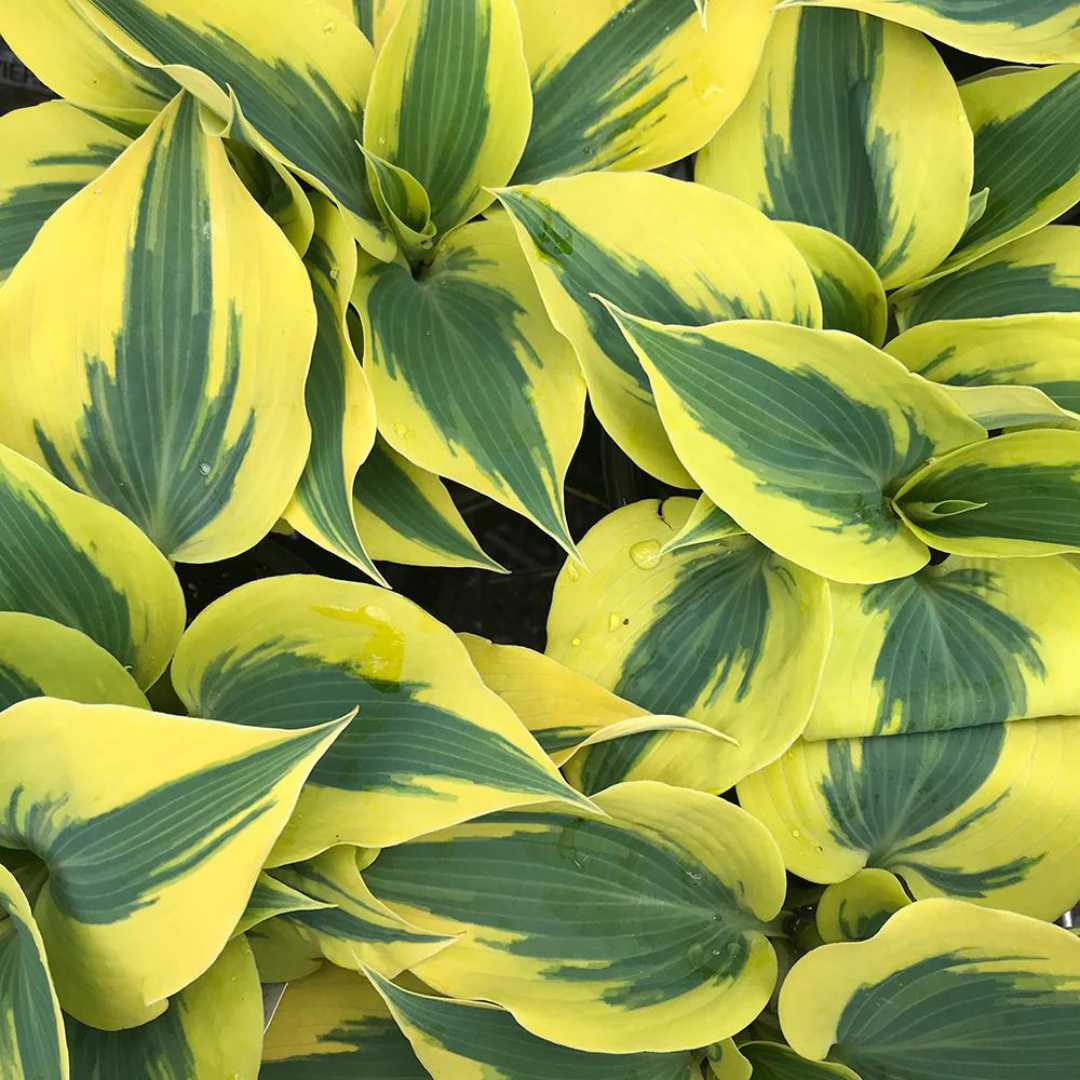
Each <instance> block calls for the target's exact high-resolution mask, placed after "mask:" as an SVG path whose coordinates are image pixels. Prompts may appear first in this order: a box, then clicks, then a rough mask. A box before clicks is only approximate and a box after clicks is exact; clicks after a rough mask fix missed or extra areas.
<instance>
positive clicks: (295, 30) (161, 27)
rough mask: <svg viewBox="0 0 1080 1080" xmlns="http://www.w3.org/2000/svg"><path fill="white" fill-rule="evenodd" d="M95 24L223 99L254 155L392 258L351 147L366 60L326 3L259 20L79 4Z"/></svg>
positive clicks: (352, 32) (100, 1) (362, 43)
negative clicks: (298, 180)
mask: <svg viewBox="0 0 1080 1080" xmlns="http://www.w3.org/2000/svg"><path fill="white" fill-rule="evenodd" d="M79 3H80V6H81V7H82V9H83V10H84V11H85V12H86V13H87V15H88V17H89V18H90V20H91V21H92V22H93V23H94V25H95V26H96V27H97V28H98V29H99V30H100V31H101V32H102V33H103V34H104V35H105V36H106V37H108V38H109V40H110V41H112V42H113V43H114V44H116V45H117V46H118V47H119V48H121V49H123V50H124V52H125V53H126V54H127V55H129V56H131V57H132V58H133V59H135V60H137V61H139V62H140V63H143V64H146V65H148V66H151V67H157V68H163V69H165V70H167V71H168V73H169V74H170V75H172V76H173V78H175V79H176V80H177V81H178V82H179V83H180V84H181V85H183V86H184V87H185V88H186V89H188V90H190V91H191V92H192V93H193V94H196V95H198V97H199V98H200V99H201V100H202V101H204V102H205V103H206V104H208V105H209V106H210V107H211V108H212V109H214V110H215V111H216V112H217V113H219V114H220V115H222V116H230V115H231V110H230V97H229V95H230V94H233V95H235V98H236V100H237V102H239V105H240V108H241V109H242V110H243V112H244V115H245V116H246V117H247V120H248V121H249V122H250V124H251V126H252V128H253V129H254V130H255V131H256V132H258V135H259V137H260V144H261V146H260V148H261V149H262V150H263V151H264V152H265V153H267V154H269V155H270V156H271V157H275V158H277V159H279V160H280V161H282V162H283V163H284V164H286V165H288V166H289V167H290V168H292V169H294V170H295V171H296V172H298V173H299V174H300V175H301V176H302V177H303V178H304V179H305V180H307V181H309V182H310V183H311V184H313V185H314V186H315V187H317V188H318V189H319V190H320V191H322V192H323V193H324V194H326V195H329V196H330V197H331V198H332V199H334V201H335V202H337V203H338V204H339V205H340V206H341V208H342V209H343V210H344V211H345V212H346V214H347V215H348V219H349V224H350V227H351V228H352V229H353V231H354V233H355V234H356V236H357V239H359V240H360V242H361V243H362V244H363V245H364V246H365V247H366V248H367V249H368V250H369V251H371V252H372V253H373V254H376V255H378V256H379V257H380V258H390V257H392V256H393V253H394V241H393V238H392V237H391V236H390V234H389V232H388V230H387V229H386V227H385V226H384V225H383V223H382V222H381V220H380V219H379V213H378V210H377V209H376V207H375V203H374V200H373V198H372V195H371V190H370V188H369V187H368V182H367V173H366V169H365V165H364V158H363V155H362V154H361V153H360V152H359V150H358V149H357V145H356V144H357V143H358V142H359V141H360V140H361V135H362V130H363V107H364V101H365V99H366V97H367V92H368V84H369V82H370V79H371V71H372V67H373V60H374V54H373V52H372V48H371V45H370V44H369V43H368V42H367V40H366V39H365V38H364V35H363V34H362V33H361V32H360V31H359V30H358V29H357V28H356V26H355V25H353V22H352V20H351V19H349V18H347V17H346V16H345V15H344V14H343V13H342V12H341V11H339V10H337V9H336V8H335V7H334V6H333V5H332V4H329V3H327V2H326V0H310V3H309V2H307V0H305V2H304V3H289V4H286V5H284V6H283V7H281V9H280V10H275V13H274V15H275V17H274V18H272V19H268V18H267V17H266V8H265V6H264V5H263V4H261V3H259V2H258V0H230V3H228V4H215V5H213V7H212V9H210V10H208V9H207V5H206V3H205V0H79Z"/></svg>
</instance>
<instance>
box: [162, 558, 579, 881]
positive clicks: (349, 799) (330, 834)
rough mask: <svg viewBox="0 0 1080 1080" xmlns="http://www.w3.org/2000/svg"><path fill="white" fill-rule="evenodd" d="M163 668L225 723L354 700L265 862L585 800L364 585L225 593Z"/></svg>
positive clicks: (405, 605)
mask: <svg viewBox="0 0 1080 1080" xmlns="http://www.w3.org/2000/svg"><path fill="white" fill-rule="evenodd" d="M172 674H173V681H174V684H175V686H176V689H177V692H178V693H179V695H180V697H181V699H182V700H183V701H184V702H185V704H186V705H187V706H188V708H189V710H191V711H192V712H194V713H200V714H203V715H210V716H213V717H216V718H218V719H222V720H229V721H232V722H234V723H238V724H249V725H256V726H258V727H270V728H275V727H278V728H286V729H287V728H292V727H297V726H304V725H306V724H309V723H318V722H319V721H321V720H325V719H328V718H329V717H333V716H342V715H345V714H347V713H350V712H351V711H352V710H353V709H355V708H357V707H358V708H359V714H358V715H357V716H356V717H355V719H353V720H352V722H351V723H350V725H349V727H348V728H347V730H346V731H345V733H344V734H343V736H342V737H341V739H340V740H339V741H338V742H337V743H336V744H335V745H334V747H333V748H332V749H331V751H330V752H329V753H327V755H326V757H325V758H324V759H323V760H322V761H321V762H320V763H319V765H318V767H317V768H316V769H315V771H314V773H313V774H312V778H311V780H310V781H309V783H308V785H307V787H306V788H305V791H304V794H303V796H302V797H301V804H300V807H299V809H298V812H297V815H296V816H295V817H294V819H293V821H292V822H291V824H290V825H289V827H288V828H287V829H286V830H285V833H284V835H283V836H282V838H281V840H280V841H279V843H278V846H277V848H276V849H275V853H274V859H273V864H274V865H282V864H284V863H288V862H294V861H296V860H298V859H303V858H308V857H310V856H312V855H315V854H318V853H319V852H322V851H325V850H326V849H327V848H329V847H331V846H333V845H335V844H340V843H350V844H357V845H360V846H363V847H382V846H384V845H386V844H395V843H401V842H402V841H403V840H406V839H409V838H410V837H413V836H419V835H421V834H423V833H425V832H430V831H431V830H433V829H437V828H443V827H446V826H448V825H451V824H454V823H456V822H459V821H463V820H467V819H468V818H471V817H474V816H476V815H478V814H484V813H489V812H491V811H493V810H497V809H503V808H506V807H511V806H518V805H527V804H529V803H534V802H539V801H543V800H551V799H560V798H565V799H568V800H570V801H571V802H576V803H577V804H578V805H581V804H582V802H583V800H582V799H581V798H580V796H578V795H577V794H576V793H575V792H573V791H572V790H571V789H570V788H569V787H568V786H566V785H565V784H564V783H563V781H562V779H561V777H560V776H559V774H558V772H557V770H556V769H555V767H554V766H553V765H552V764H551V762H550V761H549V759H548V758H547V757H546V755H544V753H543V751H542V750H541V749H540V747H539V746H538V745H537V744H536V742H535V741H534V740H533V738H532V736H531V735H530V734H529V732H528V730H527V729H526V728H525V727H524V725H522V724H521V722H520V721H519V720H518V719H517V717H516V716H514V715H513V713H512V712H511V711H510V709H509V708H508V707H507V706H505V705H504V704H503V703H502V702H501V701H500V700H499V698H498V697H497V696H496V695H495V694H494V693H492V692H491V691H490V690H488V689H487V688H486V687H485V686H484V685H483V683H482V682H481V681H480V677H479V676H478V675H477V674H476V671H475V669H474V668H473V667H472V665H471V663H470V662H469V659H468V654H467V653H466V651H465V648H464V646H462V645H461V643H460V642H459V641H458V640H457V638H456V637H455V635H454V634H453V632H452V631H450V630H449V629H448V628H447V627H445V626H442V625H441V624H440V623H438V622H436V621H435V620H434V619H432V618H431V617H430V616H429V615H426V614H425V613H424V612H423V611H421V610H420V609H419V608H418V607H416V606H415V605H414V604H412V603H411V602H410V601H408V600H405V599H404V598H402V597H399V596H395V595H393V594H388V593H386V592H385V591H384V590H381V589H378V588H377V587H376V586H373V585H361V584H355V583H352V582H344V581H331V580H330V579H328V578H319V577H308V576H302V575H298V576H295V577H283V578H272V579H268V580H266V581H261V582H254V583H252V584H250V585H247V586H244V587H243V588H240V589H237V590H235V591H234V592H232V593H231V594H229V595H228V596H226V597H224V598H223V599H222V600H219V601H218V602H217V603H215V604H213V605H211V606H210V607H209V608H207V610H206V611H205V612H203V614H202V615H200V616H199V618H198V619H196V620H195V622H194V623H192V625H191V627H190V628H189V630H188V632H187V633H186V634H185V636H184V640H183V641H182V642H181V644H180V648H179V649H178V650H177V654H176V659H175V660H174V662H173V667H172ZM270 686H273V687H274V688H275V689H274V692H273V694H268V693H267V689H268V687H270Z"/></svg>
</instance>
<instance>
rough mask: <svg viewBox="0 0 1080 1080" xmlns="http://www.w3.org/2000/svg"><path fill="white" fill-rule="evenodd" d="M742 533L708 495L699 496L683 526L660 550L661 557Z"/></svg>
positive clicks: (731, 518) (736, 523)
mask: <svg viewBox="0 0 1080 1080" xmlns="http://www.w3.org/2000/svg"><path fill="white" fill-rule="evenodd" d="M742 532H744V530H743V528H742V526H740V525H739V523H738V522H737V521H736V520H735V519H734V518H733V517H732V516H731V515H730V514H729V513H727V511H725V510H721V509H720V507H719V506H717V505H716V503H714V502H713V501H712V499H710V498H709V496H708V495H699V496H698V500H697V502H696V503H694V508H693V510H691V511H690V516H689V517H688V518H687V519H686V522H685V524H684V525H683V526H682V528H681V529H679V531H678V532H677V533H676V534H675V535H674V536H673V537H671V539H670V540H667V541H666V542H665V543H664V544H663V545H662V546H661V548H660V554H661V555H667V554H668V552H671V551H680V550H681V549H682V548H690V547H696V546H697V545H698V544H709V543H712V542H713V541H714V540H726V539H727V538H728V537H729V536H738V535H740V534H741V533H742Z"/></svg>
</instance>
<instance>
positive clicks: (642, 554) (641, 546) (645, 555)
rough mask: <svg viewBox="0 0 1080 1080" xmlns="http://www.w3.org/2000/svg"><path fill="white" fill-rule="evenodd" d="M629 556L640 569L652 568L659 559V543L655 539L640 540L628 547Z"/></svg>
mask: <svg viewBox="0 0 1080 1080" xmlns="http://www.w3.org/2000/svg"><path fill="white" fill-rule="evenodd" d="M630 558H631V559H633V560H634V562H635V563H637V565H638V566H640V567H641V569H642V570H652V569H653V567H655V566H656V564H657V563H658V562H659V561H660V544H659V543H658V542H657V541H656V540H641V541H639V542H638V543H636V544H634V545H633V546H632V547H631V548H630Z"/></svg>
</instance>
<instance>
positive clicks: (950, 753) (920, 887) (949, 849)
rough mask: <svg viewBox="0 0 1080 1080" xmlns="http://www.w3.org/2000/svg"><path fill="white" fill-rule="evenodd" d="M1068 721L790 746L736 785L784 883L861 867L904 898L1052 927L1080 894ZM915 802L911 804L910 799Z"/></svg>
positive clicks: (833, 877) (1072, 730)
mask: <svg viewBox="0 0 1080 1080" xmlns="http://www.w3.org/2000/svg"><path fill="white" fill-rule="evenodd" d="M1078 729H1080V724H1078V722H1077V720H1075V719H1040V720H1025V721H1023V722H1018V723H1009V724H987V725H983V726H981V727H974V728H965V729H960V730H953V731H937V732H926V733H922V734H916V735H894V736H890V737H888V738H868V739H861V740H860V739H852V740H843V739H839V740H833V741H829V742H799V743H796V745H795V746H794V747H792V748H791V750H789V751H788V753H787V754H785V755H784V757H782V758H781V759H780V760H779V761H778V762H776V763H775V764H773V765H770V766H769V767H768V768H766V769H765V770H763V771H762V772H760V773H758V774H757V775H755V776H752V777H748V778H747V779H746V780H744V781H743V782H742V783H741V784H740V785H739V797H740V800H741V801H742V805H743V806H744V807H745V808H746V809H747V810H748V811H749V812H750V813H752V814H753V815H754V816H755V817H756V818H758V819H759V820H760V821H762V822H764V823H765V825H767V826H768V828H769V830H770V832H772V834H773V836H774V837H775V838H776V841H777V843H778V844H779V845H780V849H781V851H782V852H783V855H784V861H785V864H786V865H787V866H788V868H789V869H790V870H791V872H792V873H794V874H798V875H799V876H801V877H806V878H807V879H808V880H811V881H820V882H839V881H844V880H846V879H847V878H848V877H850V876H851V875H852V874H854V873H856V872H857V871H858V870H861V869H862V868H863V867H866V866H869V867H876V868H879V869H883V870H889V871H891V872H892V873H894V874H897V875H898V876H899V877H901V878H903V880H904V882H905V884H906V885H907V886H908V888H909V889H910V891H911V892H912V893H913V895H914V896H915V897H916V898H927V897H935V896H954V897H959V898H962V899H965V900H970V901H972V902H974V903H977V904H980V905H988V906H990V907H999V908H1007V909H1010V910H1014V911H1018V912H1021V913H1023V914H1028V915H1034V916H1037V917H1038V918H1044V919H1056V918H1057V917H1058V916H1059V915H1061V913H1062V912H1063V911H1066V910H1068V908H1069V907H1070V906H1071V905H1072V904H1073V903H1074V902H1075V900H1076V896H1077V894H1078V893H1080V866H1078V861H1077V856H1078V854H1080V844H1078V841H1077V821H1078V810H1077V808H1076V804H1075V800H1074V799H1073V798H1072V797H1071V795H1070V794H1069V792H1070V790H1071V785H1072V783H1073V781H1072V780H1071V779H1070V778H1071V777H1072V776H1074V774H1075V769H1076V768H1077V764H1076V763H1077V760H1078V751H1077V749H1076V748H1075V747H1074V746H1073V741H1074V740H1075V739H1076V735H1077V730H1078ZM913 792H917V793H918V798H912V793H913Z"/></svg>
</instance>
